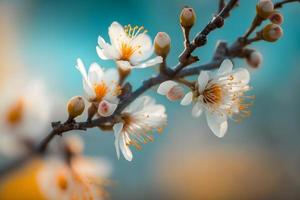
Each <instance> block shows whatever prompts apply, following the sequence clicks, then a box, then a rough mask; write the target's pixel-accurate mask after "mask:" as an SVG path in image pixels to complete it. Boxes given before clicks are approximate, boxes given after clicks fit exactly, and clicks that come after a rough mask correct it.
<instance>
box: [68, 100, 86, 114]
mask: <svg viewBox="0 0 300 200" xmlns="http://www.w3.org/2000/svg"><path fill="white" fill-rule="evenodd" d="M84 107H85V105H84V100H83V98H82V97H81V96H75V97H72V98H71V99H70V100H69V102H68V105H67V109H68V113H69V117H70V118H71V119H74V118H75V117H77V116H79V115H81V114H82V113H83V111H84Z"/></svg>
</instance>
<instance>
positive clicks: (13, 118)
mask: <svg viewBox="0 0 300 200" xmlns="http://www.w3.org/2000/svg"><path fill="white" fill-rule="evenodd" d="M23 116H24V101H23V99H19V100H18V101H17V102H16V103H15V104H13V105H12V106H11V107H10V108H9V109H8V111H7V113H6V121H7V123H8V124H10V125H16V124H18V123H20V122H21V121H22V118H23Z"/></svg>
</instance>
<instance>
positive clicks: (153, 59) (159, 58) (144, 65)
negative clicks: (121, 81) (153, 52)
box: [133, 56, 163, 68]
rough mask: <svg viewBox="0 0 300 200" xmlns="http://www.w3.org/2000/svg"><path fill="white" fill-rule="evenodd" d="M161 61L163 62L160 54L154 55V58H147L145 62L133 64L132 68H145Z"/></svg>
mask: <svg viewBox="0 0 300 200" xmlns="http://www.w3.org/2000/svg"><path fill="white" fill-rule="evenodd" d="M162 62H163V58H162V57H161V56H156V57H155V58H152V59H150V60H147V61H146V62H144V63H142V64H139V65H135V66H133V68H146V67H150V66H153V65H156V64H159V63H162Z"/></svg>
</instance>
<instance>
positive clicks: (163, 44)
mask: <svg viewBox="0 0 300 200" xmlns="http://www.w3.org/2000/svg"><path fill="white" fill-rule="evenodd" d="M170 46H171V39H170V37H169V35H168V34H167V33H165V32H159V33H157V35H156V36H155V38H154V50H155V53H156V54H157V55H159V56H162V57H166V56H167V55H168V53H169V52H170Z"/></svg>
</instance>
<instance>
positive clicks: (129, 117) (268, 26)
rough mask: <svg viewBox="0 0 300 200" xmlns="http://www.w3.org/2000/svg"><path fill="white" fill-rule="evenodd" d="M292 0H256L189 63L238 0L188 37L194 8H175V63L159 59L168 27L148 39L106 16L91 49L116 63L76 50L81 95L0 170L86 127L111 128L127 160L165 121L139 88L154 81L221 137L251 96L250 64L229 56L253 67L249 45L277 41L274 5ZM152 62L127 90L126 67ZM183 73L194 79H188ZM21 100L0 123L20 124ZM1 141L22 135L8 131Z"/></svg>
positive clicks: (244, 113)
mask: <svg viewBox="0 0 300 200" xmlns="http://www.w3.org/2000/svg"><path fill="white" fill-rule="evenodd" d="M292 2H299V1H298V0H284V1H281V2H278V3H273V2H272V1H271V0H260V1H259V2H258V3H257V5H256V15H255V16H254V17H253V20H252V23H251V24H250V26H249V28H248V29H247V30H246V31H245V32H244V33H243V34H241V36H239V37H237V39H236V41H235V42H233V43H232V44H228V43H227V42H218V43H217V45H216V49H215V52H214V53H213V57H212V60H211V62H209V63H206V64H196V63H199V60H200V59H199V56H198V55H194V50H195V49H197V48H200V47H203V46H205V44H206V42H207V40H208V39H209V34H210V33H211V32H212V31H215V30H217V29H219V28H222V27H223V26H224V25H225V20H226V18H227V17H229V16H230V13H231V12H232V11H233V10H234V9H236V7H237V6H238V3H239V1H238V0H229V1H228V2H227V3H225V1H220V3H219V7H218V11H217V14H215V15H214V16H213V17H212V19H211V20H210V21H209V22H208V24H207V25H206V26H205V27H204V28H203V29H202V30H201V31H200V32H199V33H198V34H197V35H196V36H195V37H194V38H191V36H190V31H191V29H192V28H193V26H194V24H195V23H196V13H195V11H194V10H193V8H191V7H185V8H183V9H182V11H181V13H180V17H179V21H180V25H181V28H182V33H183V37H184V42H183V45H184V49H183V51H182V53H181V54H180V55H179V59H178V64H176V65H175V66H169V65H167V62H166V61H167V59H168V54H169V52H170V51H171V37H170V36H169V35H168V34H167V33H165V32H159V33H157V35H156V37H155V38H154V41H152V40H151V38H150V36H149V35H148V30H146V29H145V28H144V27H143V26H132V25H125V26H124V25H121V24H120V23H118V22H113V23H112V24H111V25H110V27H109V28H108V35H109V38H110V41H109V42H107V41H105V40H104V39H103V37H102V36H99V37H98V42H97V45H96V53H97V55H98V56H99V58H100V59H101V60H113V61H114V63H115V68H113V69H111V68H110V69H106V68H105V67H102V66H100V65H99V64H97V63H96V62H95V63H91V64H90V66H89V68H88V69H87V68H86V67H87V65H86V64H85V63H84V61H83V60H82V59H81V58H78V59H77V63H76V69H77V70H78V71H79V73H80V74H81V75H82V84H83V93H84V95H83V97H82V96H74V97H72V98H71V99H70V100H69V102H68V103H67V111H68V114H69V118H68V119H67V120H66V121H65V122H64V123H62V122H60V121H58V122H53V123H52V131H51V132H50V133H49V134H48V135H47V137H46V138H44V139H43V140H41V142H40V143H37V142H36V141H35V142H34V144H33V147H32V146H31V147H30V148H28V145H27V146H24V148H25V149H26V148H28V149H26V152H27V153H26V155H25V156H22V157H21V159H17V160H16V162H14V163H12V165H9V166H8V168H5V169H3V170H2V171H1V172H6V170H7V169H13V168H14V167H17V165H19V164H21V163H23V162H25V161H27V160H28V159H30V158H32V157H33V156H34V155H37V154H38V155H45V153H46V150H47V147H48V145H49V143H50V142H51V141H52V139H53V138H54V137H55V136H58V135H60V136H61V135H63V134H64V133H66V132H68V131H72V130H87V129H89V128H93V127H99V128H100V129H102V130H103V131H113V132H114V137H115V142H114V145H115V149H116V154H117V157H118V158H119V157H120V156H121V154H122V155H123V157H124V158H125V159H126V160H128V161H131V160H132V159H133V154H132V151H131V149H130V148H131V147H135V148H137V149H141V146H142V145H143V144H146V143H148V142H149V141H153V139H154V134H153V133H154V132H159V133H160V132H163V128H164V127H165V126H167V113H166V109H165V107H164V105H161V104H158V103H156V101H155V99H154V98H152V97H150V96H146V95H144V93H145V92H146V91H147V90H148V89H150V88H152V87H154V86H157V93H158V94H160V95H164V96H165V97H166V98H167V99H168V100H170V101H178V102H180V103H178V104H179V105H180V104H181V105H183V106H188V105H190V104H192V105H193V106H192V108H191V114H192V116H193V117H199V116H201V115H204V114H205V116H206V121H207V124H208V127H209V128H210V129H211V132H212V133H213V134H215V135H216V136H217V137H223V136H224V135H225V134H226V132H227V131H228V122H227V121H228V119H231V120H234V121H240V120H241V119H243V118H245V117H248V116H249V115H250V110H249V107H250V106H252V104H253V100H254V96H253V95H250V94H249V90H251V89H252V88H251V86H250V85H249V82H250V77H251V75H250V73H249V71H248V70H247V69H246V68H237V66H235V68H234V64H233V59H234V58H240V59H244V60H245V61H246V62H247V63H248V65H249V66H251V67H252V68H258V67H259V66H260V65H261V63H262V59H263V56H262V55H261V53H259V52H258V51H257V50H255V49H254V48H250V47H249V46H250V45H252V44H253V43H256V42H259V41H265V42H276V41H277V40H278V39H280V38H281V37H282V35H283V30H282V28H281V24H282V23H283V15H282V14H281V12H280V11H279V8H281V7H282V6H284V5H285V4H287V3H292ZM241 3H242V2H241ZM150 31H151V30H150ZM192 64H194V65H193V66H191V65H192ZM157 65H158V66H159V73H158V74H157V75H155V76H153V77H150V78H149V79H147V80H144V81H143V84H142V85H141V86H140V87H138V88H137V89H136V90H134V91H133V90H132V86H131V83H130V82H128V81H127V78H128V77H129V76H130V75H131V72H132V71H133V70H137V71H139V70H143V69H144V68H147V67H153V66H157ZM189 76H191V77H192V78H193V79H187V77H189ZM84 99H85V100H86V101H85V100H84ZM86 102H88V103H86ZM24 103H25V101H24V100H23V99H22V100H20V101H17V102H16V104H15V105H14V106H12V107H11V109H9V110H8V112H7V123H9V124H11V125H13V126H19V125H20V127H22V125H23V124H19V123H18V122H19V121H21V120H20V119H21V118H22V116H23V115H22V112H23V109H22V108H23V107H24V106H26V105H24ZM83 112H87V115H88V117H87V120H86V121H83V122H77V121H76V118H77V117H78V116H80V115H81V114H82V113H83ZM22 137H26V136H22ZM29 139H30V138H29ZM2 141H4V140H2ZM5 141H14V143H16V142H18V143H20V144H21V143H22V142H23V141H16V140H15V138H10V136H9V135H8V136H7V139H6V140H5ZM7 146H8V145H6V146H5V147H7ZM2 147H4V146H2ZM5 150H7V149H5ZM1 174H2V173H1Z"/></svg>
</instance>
